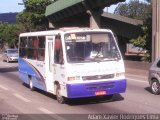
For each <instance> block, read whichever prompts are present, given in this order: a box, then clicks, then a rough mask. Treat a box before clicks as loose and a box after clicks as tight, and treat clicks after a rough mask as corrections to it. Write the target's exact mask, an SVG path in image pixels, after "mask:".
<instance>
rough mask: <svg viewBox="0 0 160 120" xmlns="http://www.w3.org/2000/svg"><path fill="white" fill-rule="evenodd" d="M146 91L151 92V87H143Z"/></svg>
mask: <svg viewBox="0 0 160 120" xmlns="http://www.w3.org/2000/svg"><path fill="white" fill-rule="evenodd" d="M144 89H145V90H146V91H147V92H149V93H152V91H151V88H150V87H145V88H144Z"/></svg>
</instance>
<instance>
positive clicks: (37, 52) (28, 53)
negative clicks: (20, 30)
mask: <svg viewBox="0 0 160 120" xmlns="http://www.w3.org/2000/svg"><path fill="white" fill-rule="evenodd" d="M19 55H20V57H22V58H28V59H34V60H36V59H37V60H39V61H44V58H45V36H40V37H37V36H36V37H28V39H27V37H22V38H20V47H19Z"/></svg>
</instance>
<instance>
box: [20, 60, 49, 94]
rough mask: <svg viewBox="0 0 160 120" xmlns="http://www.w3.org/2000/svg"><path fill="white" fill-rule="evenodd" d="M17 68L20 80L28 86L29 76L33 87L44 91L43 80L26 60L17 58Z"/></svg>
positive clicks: (38, 72)
mask: <svg viewBox="0 0 160 120" xmlns="http://www.w3.org/2000/svg"><path fill="white" fill-rule="evenodd" d="M18 68H19V74H20V79H21V80H22V81H23V82H25V83H27V84H29V76H30V77H31V78H32V82H33V86H34V87H36V88H39V89H41V90H44V91H46V85H45V79H44V77H43V76H42V75H41V73H40V71H38V70H37V69H36V68H35V67H34V66H33V65H32V64H31V63H29V62H28V61H27V60H25V59H22V58H19V60H18Z"/></svg>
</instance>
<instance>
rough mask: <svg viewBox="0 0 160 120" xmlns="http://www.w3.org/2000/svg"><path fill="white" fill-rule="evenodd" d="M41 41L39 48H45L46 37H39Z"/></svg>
mask: <svg viewBox="0 0 160 120" xmlns="http://www.w3.org/2000/svg"><path fill="white" fill-rule="evenodd" d="M38 39H39V45H38V46H39V48H45V37H44V36H42V37H38Z"/></svg>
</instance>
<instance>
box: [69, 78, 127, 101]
mask: <svg viewBox="0 0 160 120" xmlns="http://www.w3.org/2000/svg"><path fill="white" fill-rule="evenodd" d="M126 84H127V83H126V79H122V80H114V81H106V82H92V83H81V84H67V93H68V98H80V97H93V96H96V95H95V92H101V91H105V93H106V95H111V94H117V93H123V92H125V91H126Z"/></svg>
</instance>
